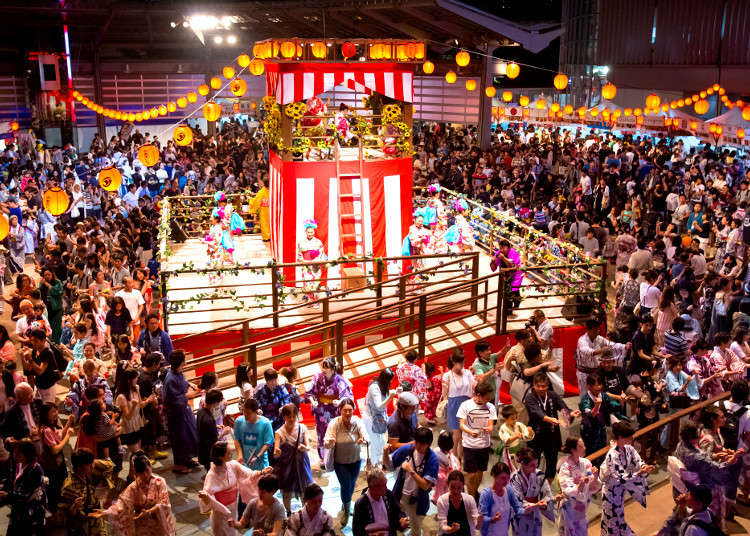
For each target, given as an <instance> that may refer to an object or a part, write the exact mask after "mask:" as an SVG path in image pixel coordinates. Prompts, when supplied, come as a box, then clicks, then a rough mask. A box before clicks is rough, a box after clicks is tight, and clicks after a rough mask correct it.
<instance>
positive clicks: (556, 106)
mask: <svg viewBox="0 0 750 536" xmlns="http://www.w3.org/2000/svg"><path fill="white" fill-rule="evenodd" d="M549 111H550V112H552V113H555V114H556V113H557V112H559V111H560V105H559V104H558V103H556V102H553V103H552V105H551V106H550V107H549Z"/></svg>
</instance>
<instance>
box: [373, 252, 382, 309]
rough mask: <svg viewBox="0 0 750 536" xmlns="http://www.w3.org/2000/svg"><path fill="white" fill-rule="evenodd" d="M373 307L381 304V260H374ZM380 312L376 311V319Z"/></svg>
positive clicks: (378, 306)
mask: <svg viewBox="0 0 750 536" xmlns="http://www.w3.org/2000/svg"><path fill="white" fill-rule="evenodd" d="M375 298H376V300H377V301H376V302H375V307H377V308H378V309H380V307H382V306H383V263H382V262H381V261H375ZM381 316H382V315H381V314H380V313H379V312H378V319H380V318H381Z"/></svg>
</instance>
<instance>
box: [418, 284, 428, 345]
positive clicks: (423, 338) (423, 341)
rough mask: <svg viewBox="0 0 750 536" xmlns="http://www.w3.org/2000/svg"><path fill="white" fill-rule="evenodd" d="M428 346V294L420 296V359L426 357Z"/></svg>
mask: <svg viewBox="0 0 750 536" xmlns="http://www.w3.org/2000/svg"><path fill="white" fill-rule="evenodd" d="M426 346H427V296H425V295H422V296H420V297H419V349H418V352H419V359H424V352H425V347H426Z"/></svg>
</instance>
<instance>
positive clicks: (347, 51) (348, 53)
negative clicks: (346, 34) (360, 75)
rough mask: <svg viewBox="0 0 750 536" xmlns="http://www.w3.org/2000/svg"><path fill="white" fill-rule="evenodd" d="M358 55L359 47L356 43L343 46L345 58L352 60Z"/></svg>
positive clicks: (342, 51) (342, 53) (347, 43)
mask: <svg viewBox="0 0 750 536" xmlns="http://www.w3.org/2000/svg"><path fill="white" fill-rule="evenodd" d="M356 53H357V47H356V46H355V45H354V43H350V42H348V41H347V42H346V43H344V44H343V45H341V55H342V56H344V57H345V58H347V59H348V58H351V57H352V56H354V55H355V54H356Z"/></svg>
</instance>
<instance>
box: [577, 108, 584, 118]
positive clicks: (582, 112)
mask: <svg viewBox="0 0 750 536" xmlns="http://www.w3.org/2000/svg"><path fill="white" fill-rule="evenodd" d="M585 115H586V108H584V107H583V106H581V107H580V108H578V117H580V118H581V119H583V118H584V116H585Z"/></svg>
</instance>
